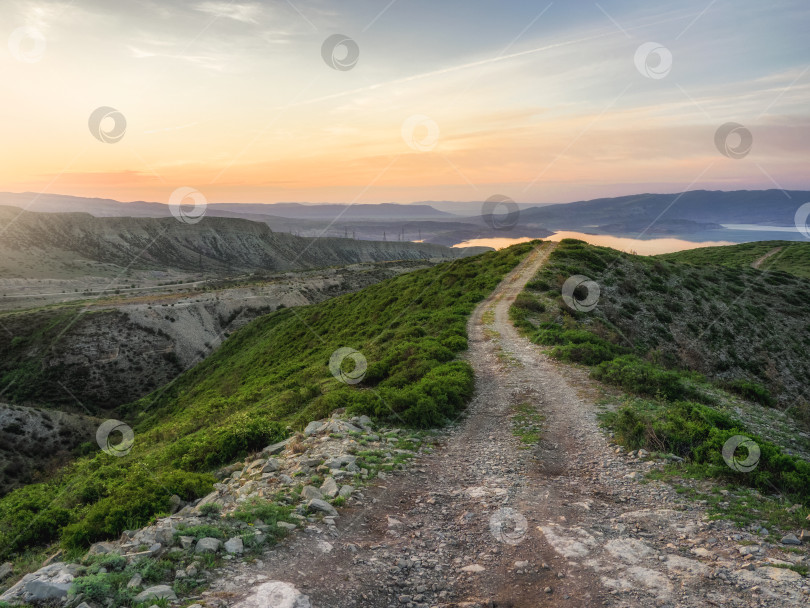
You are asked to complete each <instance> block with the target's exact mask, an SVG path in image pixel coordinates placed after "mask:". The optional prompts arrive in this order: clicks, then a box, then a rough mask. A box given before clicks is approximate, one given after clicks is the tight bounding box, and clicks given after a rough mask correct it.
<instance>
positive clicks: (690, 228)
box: [596, 218, 723, 236]
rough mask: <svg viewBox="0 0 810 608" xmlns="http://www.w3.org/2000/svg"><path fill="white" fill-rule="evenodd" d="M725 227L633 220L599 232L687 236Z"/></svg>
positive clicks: (689, 222) (710, 223)
mask: <svg viewBox="0 0 810 608" xmlns="http://www.w3.org/2000/svg"><path fill="white" fill-rule="evenodd" d="M722 229H723V226H722V225H720V224H716V223H714V222H693V221H692V220H670V219H661V220H658V221H655V222H653V220H652V219H647V218H644V219H632V220H626V221H623V222H613V223H611V224H605V225H603V226H597V228H596V231H597V232H604V233H606V234H645V235H647V236H663V235H674V234H678V235H685V234H692V233H694V232H704V231H706V230H722Z"/></svg>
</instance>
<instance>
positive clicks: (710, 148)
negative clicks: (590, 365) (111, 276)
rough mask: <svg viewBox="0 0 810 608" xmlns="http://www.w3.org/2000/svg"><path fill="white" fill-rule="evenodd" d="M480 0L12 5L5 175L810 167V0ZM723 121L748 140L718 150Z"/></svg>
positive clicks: (681, 184) (469, 187)
mask: <svg viewBox="0 0 810 608" xmlns="http://www.w3.org/2000/svg"><path fill="white" fill-rule="evenodd" d="M470 6H471V5H469V4H467V3H455V2H451V3H447V4H443V5H442V6H441V7H437V6H434V5H431V4H430V3H427V2H424V3H423V2H417V3H413V2H412V3H409V4H407V5H406V4H404V3H397V2H391V3H390V4H383V3H381V4H380V5H377V6H373V7H372V6H369V5H368V4H366V3H359V2H356V3H348V4H347V5H345V6H344V7H343V8H342V12H341V13H340V14H337V13H335V12H334V11H333V10H332V9H330V8H328V7H327V6H326V5H322V4H321V3H319V2H306V3H305V2H300V3H284V2H279V3H275V2H241V3H234V2H230V3H229V2H224V1H223V2H216V1H205V2H199V3H187V2H171V3H160V4H158V3H151V2H144V3H139V4H137V5H132V6H128V7H125V8H121V7H112V6H109V5H106V4H104V3H100V2H85V3H68V2H56V1H54V2H34V3H32V2H23V1H18V0H15V1H14V2H10V3H7V4H6V5H5V6H4V8H3V9H0V14H2V15H3V17H4V23H5V24H6V29H7V34H8V37H9V43H8V45H7V52H6V53H5V54H4V55H3V56H2V58H0V61H2V65H3V66H4V68H5V69H6V72H7V78H6V84H5V85H4V87H5V93H6V94H5V100H4V102H2V103H3V105H4V106H5V114H6V115H7V116H8V117H9V118H10V120H7V121H5V122H4V124H3V126H2V131H0V133H1V134H2V136H3V139H4V141H5V142H7V144H8V145H7V146H5V147H4V150H3V152H2V157H1V158H2V160H3V163H2V168H0V191H12V192H22V191H31V192H42V193H54V194H68V195H73V196H84V197H98V198H111V199H115V200H127V201H135V200H144V201H156V202H167V200H168V199H169V197H170V195H171V193H172V192H173V191H174V190H176V189H177V188H180V187H191V188H194V189H196V190H198V191H200V192H201V193H203V195H204V196H205V197H206V198H207V199H208V200H209V201H210V202H223V203H225V202H228V203H248V202H250V203H275V202H324V203H352V202H365V203H376V202H397V203H410V202H416V201H426V200H447V201H464V200H484V199H486V198H487V197H489V196H491V195H493V194H503V195H505V196H509V197H510V198H512V199H513V200H515V201H517V202H519V203H554V202H568V201H575V200H587V199H593V198H600V197H611V196H621V195H629V194H637V193H641V192H665V193H671V192H680V191H684V190H691V189H706V190H725V191H729V190H741V189H769V188H779V189H786V190H791V189H802V188H805V187H807V179H806V175H805V173H806V172H805V167H806V164H807V161H808V160H810V143H808V142H810V137H808V135H810V129H809V128H808V127H809V126H810V114H808V106H807V105H806V103H805V102H804V101H805V99H806V97H807V93H808V90H810V83H808V76H807V71H808V67H807V60H808V58H809V57H808V53H807V49H806V45H804V44H803V42H802V35H803V34H802V32H801V28H800V27H799V24H800V23H802V22H805V21H806V20H807V18H808V15H810V8H808V7H807V6H805V5H803V4H802V3H800V2H782V3H780V5H779V8H778V10H775V9H774V8H773V7H765V6H760V5H759V4H758V3H754V2H743V3H740V2H736V3H734V2H689V3H687V4H686V5H684V6H682V7H679V8H678V9H674V10H673V9H669V8H664V7H660V6H657V5H655V4H647V5H639V4H637V3H635V2H629V1H621V2H612V3H604V4H598V3H596V4H593V5H577V6H575V7H572V6H564V5H562V4H559V3H542V4H540V5H537V4H535V3H529V2H525V3H524V2H520V3H512V4H511V5H510V6H509V7H508V9H506V8H503V9H494V8H492V7H490V6H488V5H486V4H482V5H480V6H479V7H478V8H479V9H480V10H481V11H483V12H484V14H485V15H487V17H488V19H484V20H482V19H481V18H480V16H479V15H477V14H476V13H475V11H472V10H469V8H465V7H470ZM484 22H486V23H484ZM771 32H779V35H778V36H776V35H774V34H772V33H771ZM12 82H13V83H14V85H13V87H10V83H12ZM729 124H736V125H738V127H740V128H741V129H742V130H740V129H736V130H735V129H730V130H728V129H727V132H726V134H725V139H726V140H727V141H726V144H727V145H728V146H731V147H732V148H734V147H735V146H740V145H742V146H743V147H745V148H746V149H745V151H744V152H742V153H741V154H740V155H737V156H734V155H729V154H726V153H725V152H724V151H723V150H722V149H721V148H719V147H718V143H717V142H718V133H719V132H721V131H722V129H723V127H724V126H725V125H729ZM88 127H89V128H88ZM741 133H747V136H748V137H749V139H750V141H747V142H743V141H742V140H741V139H739V138H740V137H741V135H740V134H741Z"/></svg>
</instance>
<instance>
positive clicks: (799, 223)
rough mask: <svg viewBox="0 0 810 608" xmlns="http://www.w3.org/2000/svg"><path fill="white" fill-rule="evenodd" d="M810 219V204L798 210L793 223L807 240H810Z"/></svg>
mask: <svg viewBox="0 0 810 608" xmlns="http://www.w3.org/2000/svg"><path fill="white" fill-rule="evenodd" d="M808 218H810V203H805V204H804V205H802V206H801V207H799V208H798V209H796V215H795V216H794V217H793V222H794V224H796V230H798V231H799V232H801V233H802V235H804V237H805V238H808V239H810V226H808V225H807V220H808Z"/></svg>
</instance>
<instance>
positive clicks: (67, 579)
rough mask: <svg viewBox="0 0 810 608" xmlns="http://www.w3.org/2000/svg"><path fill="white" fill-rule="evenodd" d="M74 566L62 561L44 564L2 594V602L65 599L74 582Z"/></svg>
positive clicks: (39, 601) (36, 601)
mask: <svg viewBox="0 0 810 608" xmlns="http://www.w3.org/2000/svg"><path fill="white" fill-rule="evenodd" d="M71 570H72V568H71V567H70V566H68V565H66V564H64V563H62V562H55V563H52V564H48V565H47V566H43V567H42V568H40V569H39V570H37V571H36V572H32V573H31V574H26V575H25V576H24V577H22V579H20V580H19V581H18V582H17V583H16V584H15V585H14V586H12V587H11V588H9V589H8V590H7V591H6V592H5V593H4V594H3V595H0V601H1V602H9V603H42V602H53V601H64V600H65V599H67V594H68V589H70V585H71V584H72V582H73V573H72V572H71Z"/></svg>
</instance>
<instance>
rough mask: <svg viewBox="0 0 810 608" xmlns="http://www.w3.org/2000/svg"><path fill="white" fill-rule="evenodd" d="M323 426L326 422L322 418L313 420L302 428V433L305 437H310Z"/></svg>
mask: <svg viewBox="0 0 810 608" xmlns="http://www.w3.org/2000/svg"><path fill="white" fill-rule="evenodd" d="M325 428H326V422H324V421H323V420H313V421H312V422H310V423H309V424H308V425H307V427H306V428H305V429H304V435H306V436H307V437H311V436H312V435H317V434H318V433H320V432H321V431H322V430H324V429H325Z"/></svg>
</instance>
